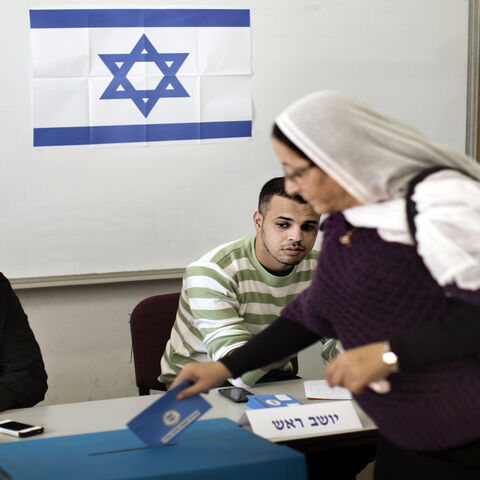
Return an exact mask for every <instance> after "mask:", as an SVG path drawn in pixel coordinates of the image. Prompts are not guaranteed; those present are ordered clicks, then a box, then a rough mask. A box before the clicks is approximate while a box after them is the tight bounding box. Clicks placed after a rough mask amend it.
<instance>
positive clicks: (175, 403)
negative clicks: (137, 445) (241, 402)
mask: <svg viewBox="0 0 480 480" xmlns="http://www.w3.org/2000/svg"><path fill="white" fill-rule="evenodd" d="M189 385H190V383H189V382H188V381H187V380H185V381H183V382H182V383H180V384H179V385H177V386H176V387H175V388H173V389H172V390H170V391H169V392H167V393H166V394H165V395H164V396H163V397H161V398H160V399H159V400H157V401H156V402H154V403H152V405H150V406H149V407H148V408H146V409H145V410H143V411H142V412H141V413H139V414H138V415H137V416H136V417H134V418H132V420H130V421H129V422H128V423H127V427H128V428H129V429H130V430H131V431H132V432H133V433H135V435H137V437H138V438H140V440H142V441H143V442H144V443H145V444H146V445H148V446H150V447H153V446H157V445H165V444H167V443H168V442H169V441H170V440H172V438H174V437H176V436H177V435H178V434H179V433H180V432H182V431H183V430H185V429H186V428H187V427H188V426H189V425H191V424H192V423H193V422H195V421H196V420H198V419H199V418H200V417H201V416H202V415H203V414H204V413H205V412H206V411H207V410H209V409H210V408H212V406H211V405H210V404H209V403H208V402H207V401H206V400H204V399H203V398H202V397H201V396H200V395H194V396H193V397H190V398H187V399H185V400H177V399H176V398H175V397H176V396H177V393H178V392H179V391H180V390H183V389H184V388H186V387H188V386H189Z"/></svg>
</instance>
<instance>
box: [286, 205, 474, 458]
mask: <svg viewBox="0 0 480 480" xmlns="http://www.w3.org/2000/svg"><path fill="white" fill-rule="evenodd" d="M348 229H349V225H348V223H347V222H346V221H345V218H344V216H343V215H342V214H341V213H335V214H332V215H331V216H330V217H329V218H328V219H327V220H325V222H323V224H322V230H323V231H324V239H323V244H322V249H321V252H320V256H319V259H318V266H317V269H316V272H315V275H314V278H313V280H312V284H311V287H310V288H308V289H306V290H305V291H304V292H302V293H301V294H300V295H299V296H298V297H297V298H296V299H295V300H293V301H292V302H290V303H289V304H288V305H287V306H286V307H285V308H284V309H283V311H282V316H284V317H286V318H289V319H291V320H295V321H297V322H300V323H303V324H304V325H305V326H306V327H308V328H309V329H310V330H313V331H314V332H316V333H317V334H318V335H321V336H329V337H336V338H339V339H340V340H341V342H342V344H343V346H344V348H345V349H349V348H352V347H356V346H360V345H363V344H366V343H370V342H376V341H381V340H385V339H389V338H392V337H393V336H395V335H398V334H401V333H404V332H408V331H411V330H414V329H416V328H417V327H419V326H421V325H425V324H427V323H429V322H435V321H436V320H437V319H439V318H440V317H442V316H443V315H445V314H446V313H448V312H449V311H450V310H451V305H452V302H451V301H450V299H449V296H450V295H455V296H457V297H463V298H464V299H465V298H470V300H471V301H472V303H476V304H480V291H475V292H466V291H458V289H451V290H449V291H448V292H447V289H446V290H444V289H442V288H441V287H440V286H439V285H438V284H437V283H436V282H435V280H434V279H433V278H432V276H431V275H430V273H429V272H428V270H427V269H426V268H425V266H424V265H423V263H422V261H421V259H420V258H419V257H418V255H417V254H416V251H415V249H414V247H411V246H407V245H403V244H399V243H389V242H385V241H383V240H382V239H381V238H380V237H379V236H378V234H377V232H376V230H375V229H367V228H359V229H355V230H354V231H353V233H352V235H351V243H350V245H344V244H342V243H341V242H340V241H339V237H341V236H342V235H344V234H345V233H346V232H347V231H348ZM479 321H480V319H479ZM428 340H429V339H428V338H426V339H425V342H428ZM479 341H480V339H479ZM389 380H390V382H391V386H392V390H391V392H390V393H388V394H383V395H382V394H377V393H375V392H373V391H372V390H371V389H370V388H366V389H365V390H364V391H363V392H362V393H361V394H360V395H357V396H355V399H356V400H357V401H358V403H359V404H360V406H361V407H362V408H363V409H364V410H365V412H366V413H367V414H368V415H370V416H371V417H372V419H373V420H374V421H375V423H376V424H377V426H378V428H379V429H380V431H381V432H382V434H383V435H385V436H386V437H387V438H388V439H389V440H391V441H392V442H394V443H395V444H397V445H399V446H401V447H404V448H410V449H415V450H440V449H445V448H451V447H455V446H459V445H463V444H465V443H467V442H469V441H472V440H475V439H478V438H480V358H479V357H476V356H470V357H464V358H462V359H459V360H455V361H450V362H443V363H439V364H437V365H434V366H429V367H424V368H420V369H418V370H417V371H415V372H414V373H398V374H393V375H391V376H390V377H389Z"/></svg>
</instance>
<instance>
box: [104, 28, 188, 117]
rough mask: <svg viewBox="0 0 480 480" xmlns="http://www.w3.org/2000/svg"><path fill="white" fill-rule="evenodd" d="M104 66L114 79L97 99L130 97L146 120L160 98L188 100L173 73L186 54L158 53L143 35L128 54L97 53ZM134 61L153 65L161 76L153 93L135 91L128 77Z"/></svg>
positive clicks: (150, 91)
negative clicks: (184, 98) (182, 98)
mask: <svg viewBox="0 0 480 480" xmlns="http://www.w3.org/2000/svg"><path fill="white" fill-rule="evenodd" d="M99 57H100V58H101V59H102V61H103V63H104V64H105V65H106V66H107V68H108V69H109V70H110V72H112V74H113V79H112V81H111V82H110V83H109V85H108V86H107V88H106V89H105V91H104V92H103V94H102V96H101V97H100V99H102V100H106V99H119V98H129V99H131V100H132V101H133V103H135V105H136V106H137V108H138V109H139V110H140V112H141V113H142V114H143V116H144V117H145V118H147V116H148V114H149V113H150V112H151V111H152V108H153V107H154V106H155V104H156V103H157V102H158V99H159V98H162V97H165V98H172V97H189V96H190V95H189V94H188V92H187V91H186V90H185V88H184V87H183V85H182V84H181V83H180V81H179V80H178V78H177V77H176V74H177V72H178V70H179V68H180V67H181V66H182V64H183V62H184V61H185V59H186V58H187V57H188V53H158V52H157V50H156V49H155V47H154V46H153V45H152V43H151V42H150V40H149V39H148V38H147V36H146V35H145V34H143V35H142V36H141V38H140V40H139V41H138V42H137V44H136V45H135V46H134V47H133V50H132V51H131V52H130V53H115V54H109V53H104V54H99ZM136 62H154V63H155V65H157V67H158V68H159V70H160V71H161V72H162V73H163V75H164V76H163V78H162V79H161V80H160V81H159V82H158V85H157V86H156V88H155V89H153V90H136V89H135V88H134V86H133V85H132V84H131V83H130V80H128V78H127V75H128V72H129V71H130V69H131V68H132V67H133V65H134V64H135V63H136Z"/></svg>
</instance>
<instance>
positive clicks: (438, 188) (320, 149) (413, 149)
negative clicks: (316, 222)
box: [276, 91, 480, 290]
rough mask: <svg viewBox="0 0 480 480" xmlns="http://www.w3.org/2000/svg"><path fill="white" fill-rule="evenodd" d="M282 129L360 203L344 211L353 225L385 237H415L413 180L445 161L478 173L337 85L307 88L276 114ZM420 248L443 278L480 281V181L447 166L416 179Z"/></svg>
mask: <svg viewBox="0 0 480 480" xmlns="http://www.w3.org/2000/svg"><path fill="white" fill-rule="evenodd" d="M276 124H277V125H278V127H279V128H280V129H281V130H282V132H283V133H284V134H285V135H286V136H287V137H288V138H289V139H290V140H291V141H292V142H293V143H294V144H295V145H297V146H298V147H299V148H300V149H301V150H302V151H303V152H304V153H305V154H306V155H307V156H308V157H309V158H310V159H311V160H312V161H313V162H315V164H317V165H318V167H320V168H321V169H322V170H323V171H325V173H327V174H328V175H329V176H330V177H332V178H333V179H334V180H335V181H336V182H337V183H338V184H339V185H340V186H341V187H343V188H344V189H345V190H346V191H347V192H348V193H350V194H351V195H352V196H353V197H355V198H356V199H357V200H359V201H360V202H361V203H362V206H358V207H352V208H349V209H347V210H345V211H344V212H343V213H344V214H345V217H346V218H347V220H348V221H349V222H350V223H351V224H352V225H354V226H358V227H369V228H376V229H377V230H378V233H379V235H380V236H381V237H382V238H383V239H384V240H386V241H390V242H400V243H404V244H413V242H412V239H411V236H410V233H409V230H408V226H407V221H406V213H405V200H404V197H405V194H406V188H407V185H408V182H409V180H411V179H412V178H413V177H414V176H415V175H416V174H418V173H419V172H420V171H422V170H424V169H425V168H428V167H432V166H437V165H445V166H450V167H454V168H459V169H461V170H463V171H465V172H468V173H469V174H470V175H472V176H473V177H475V178H477V179H480V167H479V166H478V165H477V164H476V163H475V162H474V161H473V160H472V159H469V158H468V157H465V156H464V155H460V154H457V153H455V152H453V151H450V150H448V149H447V148H444V147H442V146H440V145H437V144H435V143H434V142H432V141H430V140H429V139H428V138H426V137H425V136H423V135H422V134H420V133H419V132H418V131H416V130H415V129H413V128H411V127H408V126H407V125H404V124H402V123H400V122H398V121H396V120H393V119H390V118H387V117H384V116H383V115H381V114H379V113H377V112H375V111H373V110H372V109H371V108H370V107H368V106H367V105H365V104H362V103H361V102H359V101H357V100H355V99H353V98H351V97H348V96H346V95H344V94H342V93H339V92H331V91H322V92H316V93H313V94H311V95H308V96H306V97H304V98H302V99H300V100H299V101H297V102H295V103H294V104H292V105H291V106H290V107H288V108H287V109H286V110H285V111H284V112H283V113H282V114H281V115H280V116H278V117H277V119H276ZM413 200H414V201H415V203H416V206H417V210H418V214H417V215H416V217H415V224H416V227H417V241H418V252H419V254H420V255H421V256H422V258H423V261H424V263H425V265H426V266H427V268H428V269H429V270H430V272H431V273H432V275H433V277H434V278H435V279H436V280H437V282H438V283H439V284H440V285H442V286H444V285H447V284H450V283H456V284H457V285H458V286H459V287H460V288H465V289H470V290H476V289H478V288H480V183H477V182H473V181H472V180H471V179H469V178H468V177H466V176H465V175H462V174H460V173H457V172H454V171H451V170H445V171H441V172H438V173H435V174H432V175H431V176H429V177H427V179H425V180H424V181H422V182H421V183H419V184H418V186H417V187H416V189H415V193H414V195H413Z"/></svg>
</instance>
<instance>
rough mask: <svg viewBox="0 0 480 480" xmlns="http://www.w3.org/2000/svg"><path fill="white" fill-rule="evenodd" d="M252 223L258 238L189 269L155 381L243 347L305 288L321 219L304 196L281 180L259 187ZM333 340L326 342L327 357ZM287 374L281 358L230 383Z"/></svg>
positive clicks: (215, 253)
mask: <svg viewBox="0 0 480 480" xmlns="http://www.w3.org/2000/svg"><path fill="white" fill-rule="evenodd" d="M253 222H254V226H255V230H256V234H255V235H252V236H249V237H245V238H242V239H240V240H236V241H234V242H230V243H227V244H223V245H220V246H218V247H217V248H214V249H213V250H211V251H209V252H208V253H205V254H203V255H202V256H201V257H200V258H198V259H197V260H196V261H194V262H193V263H191V264H190V265H189V266H188V268H187V270H186V273H185V276H184V279H183V287H182V293H181V297H180V305H179V309H178V312H177V318H176V320H175V324H174V326H173V328H172V332H171V334H170V340H169V341H168V343H167V346H166V348H165V353H164V355H163V358H162V360H161V372H162V374H161V375H160V377H159V380H160V381H161V382H163V383H165V384H166V385H167V386H170V384H171V383H172V382H173V380H174V378H175V377H176V375H177V374H178V373H179V372H180V370H181V369H182V367H183V366H184V365H185V364H186V363H187V362H205V361H210V360H218V359H219V358H222V357H224V356H226V355H228V354H229V353H231V352H232V351H233V350H234V349H236V348H238V347H240V346H241V345H243V344H244V343H246V342H247V341H248V340H249V339H250V338H251V337H252V336H253V335H255V334H257V333H258V332H260V331H261V330H263V329H264V328H265V327H267V326H268V325H270V323H272V322H273V321H274V320H275V319H276V318H277V317H278V315H279V313H280V310H281V309H282V308H283V307H284V306H285V305H286V304H287V302H289V301H290V300H292V299H293V298H295V297H296V296H297V295H298V294H299V293H300V292H301V291H302V290H303V289H305V288H306V287H307V286H308V284H309V283H310V280H311V277H312V274H313V271H314V270H315V264H316V259H317V253H318V252H317V251H315V250H313V251H312V248H313V245H314V243H315V239H316V237H317V232H318V224H319V216H318V215H317V214H316V213H315V212H314V211H313V210H312V208H311V207H310V206H309V205H308V204H307V203H306V202H305V201H304V200H303V199H302V198H300V197H298V196H296V197H290V196H289V195H287V194H286V192H285V190H284V178H283V177H279V178H274V179H272V180H270V181H268V182H267V183H266V184H265V185H264V186H263V188H262V190H261V192H260V197H259V202H258V210H257V211H256V212H255V213H254V215H253ZM334 343H335V342H334V341H332V340H329V339H324V356H325V352H326V351H327V350H328V351H332V350H335V347H334ZM327 345H328V347H327ZM291 370H292V366H291V363H290V361H289V359H286V360H285V362H281V363H280V364H275V365H270V366H266V367H263V368H262V369H258V370H254V371H251V372H247V373H246V374H244V375H242V377H240V378H236V379H231V380H230V382H231V383H232V384H234V385H236V386H240V387H248V386H252V385H253V384H255V383H256V382H257V381H259V380H260V379H261V378H262V377H264V376H265V375H266V377H265V379H264V380H267V379H268V380H275V379H281V378H288V376H289V374H288V372H289V371H290V378H293V377H294V375H293V373H291ZM267 372H268V373H267Z"/></svg>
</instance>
